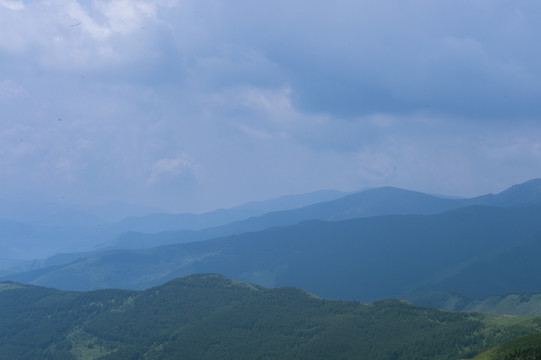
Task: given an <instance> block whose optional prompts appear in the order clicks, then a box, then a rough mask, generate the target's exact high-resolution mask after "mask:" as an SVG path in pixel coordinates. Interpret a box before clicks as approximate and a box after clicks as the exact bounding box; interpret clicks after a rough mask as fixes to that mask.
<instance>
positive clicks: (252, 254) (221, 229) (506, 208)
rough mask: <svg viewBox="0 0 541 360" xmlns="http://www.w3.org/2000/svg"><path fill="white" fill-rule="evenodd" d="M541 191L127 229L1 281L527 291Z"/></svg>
mask: <svg viewBox="0 0 541 360" xmlns="http://www.w3.org/2000/svg"><path fill="white" fill-rule="evenodd" d="M540 191H541V180H532V181H528V182H526V183H524V184H520V185H516V186H513V187H511V188H509V189H508V190H505V191H503V192H502V193H500V194H497V195H485V196H480V197H476V198H470V199H450V198H441V197H436V196H432V195H427V194H423V193H418V192H413V191H406V190H401V189H396V188H390V187H386V188H378V189H370V190H366V191H362V192H359V193H355V194H349V195H346V196H344V197H341V198H338V199H334V200H330V201H325V202H322V203H316V204H312V205H309V206H305V207H302V208H299V209H291V210H283V211H275V212H271V213H267V214H264V215H261V216H256V217H252V218H248V219H245V220H241V221H237V222H233V223H230V224H226V225H221V226H217V227H211V228H207V229H202V230H183V231H170V232H161V233H157V234H141V233H127V234H124V235H122V236H120V237H119V238H117V240H115V241H114V242H113V243H108V244H107V246H104V247H103V248H102V249H103V250H102V251H94V252H92V253H79V254H78V253H74V254H65V255H57V256H56V257H55V258H53V259H51V260H48V261H44V262H41V263H40V265H39V266H36V267H35V269H34V270H31V271H26V272H19V273H12V274H9V275H5V276H4V278H5V279H9V280H14V281H20V282H25V283H31V284H37V285H44V286H52V287H57V288H61V289H72V290H90V289H100V288H111V287H116V288H130V289H145V288H148V287H151V286H156V285H159V284H161V283H164V282H165V281H168V280H171V279H174V278H176V277H179V276H185V275H189V274H193V273H200V272H203V273H205V272H212V273H222V274H224V275H226V276H229V277H232V278H234V279H239V280H245V281H250V282H253V283H256V284H259V285H263V286H269V287H273V286H298V287H302V288H305V289H307V290H308V291H310V292H313V293H315V294H317V295H320V296H324V297H328V298H335V299H355V300H362V301H372V300H374V299H378V298H384V297H392V296H394V297H396V296H404V295H407V294H413V293H426V292H430V291H432V292H434V291H437V292H449V291H453V292H457V293H459V294H461V295H462V296H466V297H470V298H474V299H475V298H486V297H489V296H493V295H500V294H506V293H512V292H531V291H534V292H535V291H541V282H540V281H541V280H539V279H538V278H537V277H536V276H533V275H532V274H536V273H540V270H541V265H540V262H539V261H537V256H536V254H538V253H539V250H540V249H541V236H540V235H539V234H540V233H541V208H540V206H539V200H540V196H539V193H540ZM107 247H109V248H107Z"/></svg>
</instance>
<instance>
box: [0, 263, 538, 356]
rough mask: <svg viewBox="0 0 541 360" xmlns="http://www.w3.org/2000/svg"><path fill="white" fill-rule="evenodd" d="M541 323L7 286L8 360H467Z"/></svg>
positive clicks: (256, 298)
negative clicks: (22, 359) (180, 359)
mask: <svg viewBox="0 0 541 360" xmlns="http://www.w3.org/2000/svg"><path fill="white" fill-rule="evenodd" d="M540 321H541V320H540V319H539V318H532V319H516V320H514V322H513V324H508V323H507V321H506V319H497V318H495V317H494V316H487V315H483V314H479V313H451V312H444V311H439V310H435V309H427V308H421V307H417V306H412V305H409V304H407V303H403V302H399V301H395V300H384V301H378V302H375V303H374V304H370V305H363V304H360V303H357V302H345V301H330V300H324V299H321V298H318V297H316V296H313V295H311V294H309V293H306V292H304V291H302V290H299V289H294V288H281V289H271V290H269V289H264V288H261V287H258V286H253V285H251V284H249V283H244V282H238V281H233V280H230V279H227V278H224V277H223V276H220V275H213V274H201V275H194V276H190V277H187V278H183V279H176V280H174V281H171V282H169V283H166V284H164V285H162V286H159V287H156V288H152V289H149V290H146V291H143V292H134V291H122V290H100V291H94V292H87V293H81V292H62V291H58V290H54V289H48V288H39V287H33V286H22V285H19V284H14V283H0V357H2V358H6V359H8V358H10V359H16V358H24V359H98V358H99V359H101V360H112V359H150V360H152V359H164V360H167V359H178V358H182V359H217V358H220V359H358V358H368V359H375V360H378V359H389V358H393V359H399V360H400V359H419V360H423V359H431V360H432V359H459V358H460V357H464V356H469V355H473V354H475V353H476V352H479V351H480V350H482V349H484V348H486V347H488V346H494V345H498V344H501V343H503V342H505V341H507V340H509V339H511V338H513V337H516V336H519V335H525V334H530V333H533V332H535V331H539V329H540V325H541V322H540Z"/></svg>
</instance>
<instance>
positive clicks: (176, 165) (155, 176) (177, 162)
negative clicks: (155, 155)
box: [147, 157, 195, 185]
mask: <svg viewBox="0 0 541 360" xmlns="http://www.w3.org/2000/svg"><path fill="white" fill-rule="evenodd" d="M194 170H195V166H194V164H193V163H192V162H191V161H189V160H188V159H187V158H185V157H177V158H171V159H159V160H156V161H155V162H154V163H153V164H152V166H151V174H150V176H149V177H148V179H147V184H148V185H153V184H155V183H158V182H159V181H160V180H162V179H164V178H168V179H170V178H176V177H178V176H188V175H193V174H194Z"/></svg>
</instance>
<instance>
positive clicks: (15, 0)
mask: <svg viewBox="0 0 541 360" xmlns="http://www.w3.org/2000/svg"><path fill="white" fill-rule="evenodd" d="M0 5H1V6H4V7H6V8H8V9H10V10H14V11H19V10H23V9H24V7H25V6H24V3H23V2H22V1H21V0H0Z"/></svg>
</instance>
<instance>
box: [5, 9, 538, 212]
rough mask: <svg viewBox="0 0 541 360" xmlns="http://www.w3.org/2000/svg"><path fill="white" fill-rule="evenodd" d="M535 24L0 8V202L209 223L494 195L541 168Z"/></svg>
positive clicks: (466, 12)
mask: <svg viewBox="0 0 541 360" xmlns="http://www.w3.org/2000/svg"><path fill="white" fill-rule="evenodd" d="M539 11H540V10H539V8H538V6H537V5H536V3H534V2H531V1H515V2H506V1H491V2H485V1H480V2H471V1H440V2H437V3H435V2H428V1H421V0H417V1H407V2H400V3H397V2H396V1H390V0H389V1H380V2H377V3H376V2H368V1H339V2H334V3H333V4H330V3H324V2H315V3H314V2H311V3H307V2H305V1H289V2H285V1H277V2H268V3H264V4H263V3H254V2H251V1H238V2H234V3H231V2H223V1H213V0H208V1H207V0H199V1H182V2H180V1H174V0H169V1H167V0H163V1H151V0H139V1H126V0H94V1H76V0H62V1H56V2H52V3H48V2H32V1H15V0H10V1H8V0H5V1H0V34H2V35H1V36H0V61H2V65H3V66H2V68H1V69H0V106H1V107H2V118H1V120H0V121H1V127H0V140H1V141H0V152H1V154H2V156H1V157H0V166H2V168H3V169H4V170H3V171H2V174H1V175H0V185H2V186H1V190H0V197H4V198H5V197H13V196H16V197H27V198H35V199H48V200H51V199H52V200H56V199H61V198H65V199H66V200H65V201H71V202H104V201H108V200H124V201H134V200H135V201H137V202H142V203H148V204H151V205H159V206H164V207H167V208H170V209H175V210H203V209H210V208H213V207H217V206H228V205H233V204H235V203H239V202H242V201H247V200H252V199H256V198H259V199H260V198H265V197H272V196H278V195H282V194H284V193H293V192H304V191H310V190H317V189H320V188H338V189H343V190H354V189H356V188H361V187H364V186H377V185H385V184H390V185H396V186H402V187H408V188H415V189H419V190H425V191H431V192H439V193H445V192H448V193H452V194H463V195H473V194H475V193H477V192H483V191H484V190H486V191H499V190H501V189H503V188H504V187H506V186H508V185H511V184H513V183H516V182H520V181H524V180H526V179H528V178H530V177H536V176H538V173H539V171H540V170H541V163H540V150H539V146H540V144H539V141H538V140H537V139H539V135H541V134H540V133H541V126H540V125H537V120H538V118H539V115H540V110H541V109H540V106H541V105H540V102H539V98H540V95H541V88H540V86H541V85H539V84H541V81H540V80H541V79H540V70H539V66H538V64H539V62H540V61H541V58H540V57H541V51H540V50H539V49H541V47H539V46H538V45H539V42H540V38H539V35H538V34H539V33H540V31H539V25H538V24H537V23H538V22H537V19H538V18H539V15H540V14H539ZM13 194H17V195H13ZM59 201H60V200H59Z"/></svg>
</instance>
